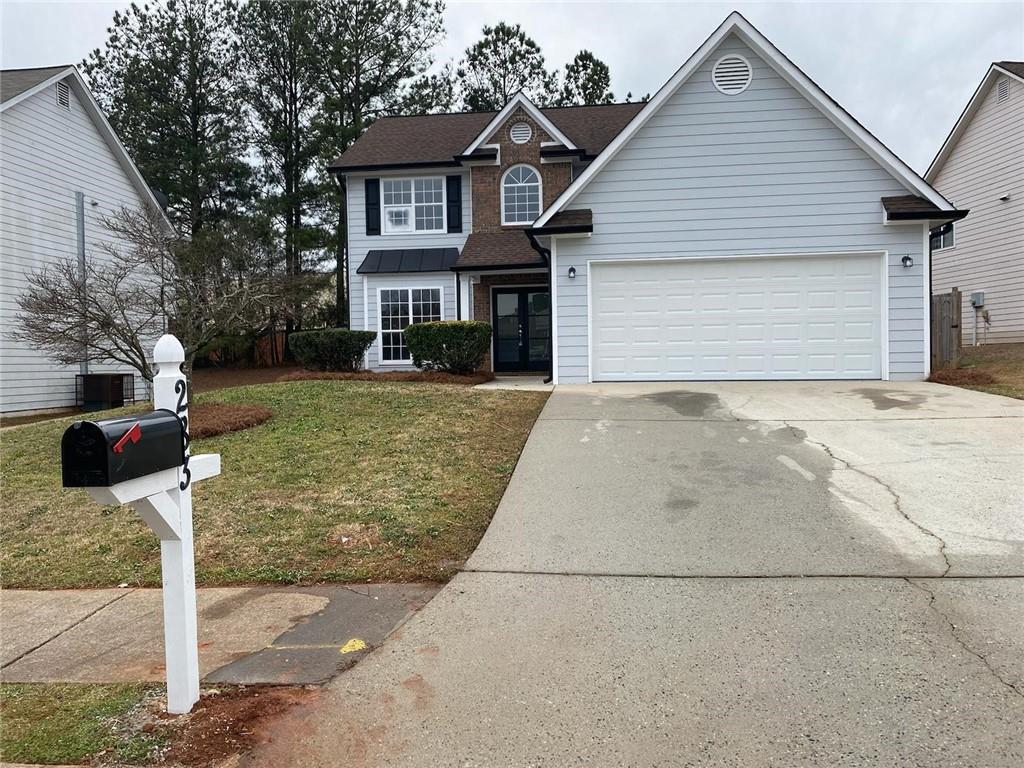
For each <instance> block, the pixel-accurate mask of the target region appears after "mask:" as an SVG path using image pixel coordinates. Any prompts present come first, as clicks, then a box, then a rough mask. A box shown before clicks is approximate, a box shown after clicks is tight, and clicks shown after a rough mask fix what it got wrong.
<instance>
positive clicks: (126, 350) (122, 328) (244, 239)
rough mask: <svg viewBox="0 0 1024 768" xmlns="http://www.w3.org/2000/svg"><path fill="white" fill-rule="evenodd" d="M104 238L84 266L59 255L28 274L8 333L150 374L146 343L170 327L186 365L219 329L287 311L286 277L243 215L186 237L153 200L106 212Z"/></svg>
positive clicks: (57, 353)
mask: <svg viewBox="0 0 1024 768" xmlns="http://www.w3.org/2000/svg"><path fill="white" fill-rule="evenodd" d="M104 226H105V228H106V230H107V233H108V234H109V239H107V240H106V241H105V242H103V243H102V244H100V245H99V246H98V248H99V250H100V251H101V253H102V257H101V258H91V259H87V260H86V265H85V269H84V270H82V269H80V268H79V265H78V263H77V262H76V261H75V260H72V259H63V260H60V261H58V262H55V263H53V264H50V265H48V266H47V267H44V268H43V269H42V270H40V271H37V272H34V273H31V274H30V275H29V276H28V289H27V290H26V291H25V292H24V293H23V294H22V295H21V296H20V297H19V298H18V305H19V307H20V309H21V312H20V314H19V316H18V321H19V322H18V327H17V328H16V330H15V331H14V332H13V333H12V334H11V336H12V337H13V338H15V339H18V340H21V341H24V342H26V343H27V344H29V345H30V346H32V347H34V348H36V349H38V350H39V351H41V352H43V353H45V354H46V355H48V356H49V357H51V358H53V359H54V360H55V361H57V362H59V363H63V364H75V363H81V362H109V361H116V362H119V363H123V364H125V365H129V366H131V367H132V368H134V369H135V370H137V371H138V372H139V374H140V375H142V376H143V378H145V379H147V380H152V378H153V373H154V371H153V368H152V364H151V362H150V359H149V350H150V348H151V347H152V343H153V340H154V337H155V336H156V335H157V334H159V333H160V332H161V331H162V330H164V329H165V328H166V329H169V330H170V331H171V332H172V333H174V334H175V335H177V336H178V338H179V339H180V341H181V343H182V346H183V347H184V348H185V372H186V374H188V373H190V372H191V368H192V361H193V360H194V359H195V356H196V353H197V352H198V351H199V350H200V349H201V348H202V347H203V346H205V345H206V344H209V343H210V342H211V341H213V340H214V339H215V338H217V337H218V336H223V335H227V334H234V333H241V332H251V331H254V330H255V331H259V330H262V329H263V328H265V327H266V326H267V325H268V324H269V322H270V319H271V317H272V316H273V314H274V313H275V312H277V313H278V314H280V313H282V312H284V311H286V308H287V301H288V298H289V296H288V292H289V284H288V282H287V281H286V276H285V275H284V274H283V269H282V268H281V267H280V259H279V255H278V253H277V252H276V249H275V248H274V246H273V240H272V239H271V238H269V237H266V236H265V234H264V233H262V232H260V231H258V230H256V229H254V227H253V225H252V224H251V223H248V222H223V223H221V224H219V225H217V226H215V227H209V228H207V229H205V230H204V231H202V232H199V233H196V235H195V236H194V237H193V238H192V239H188V240H186V239H183V238H180V237H178V236H176V235H174V234H173V233H169V232H168V229H167V226H166V223H165V221H164V220H163V217H162V216H161V215H160V213H159V212H158V211H156V210H153V209H150V208H143V209H131V208H122V209H121V210H120V211H118V212H117V213H116V214H115V215H113V216H111V217H109V218H107V219H104Z"/></svg>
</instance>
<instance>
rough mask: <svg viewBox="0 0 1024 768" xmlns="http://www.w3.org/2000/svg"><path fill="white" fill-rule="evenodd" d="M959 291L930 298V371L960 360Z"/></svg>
mask: <svg viewBox="0 0 1024 768" xmlns="http://www.w3.org/2000/svg"><path fill="white" fill-rule="evenodd" d="M960 302H961V299H960V289H959V288H954V289H953V290H952V291H950V292H949V293H937V294H935V295H933V296H932V370H936V369H938V368H946V367H955V366H956V364H957V362H958V361H959V360H960V311H961V307H962V305H961V303H960Z"/></svg>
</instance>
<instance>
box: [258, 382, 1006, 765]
mask: <svg viewBox="0 0 1024 768" xmlns="http://www.w3.org/2000/svg"><path fill="white" fill-rule="evenodd" d="M1022 478H1024V402H1021V401H1014V400H1010V399H1007V398H1000V397H995V396H990V395H984V394H981V393H975V392H969V391H966V390H958V389H952V388H948V387H942V386H938V385H932V384H923V383H907V384H897V383H892V382H872V383H864V382H815V383H810V382H793V383H748V382H737V383H733V384H707V383H704V384H696V383H694V384H689V383H687V384H675V385H660V386H659V385H628V384H618V385H587V386H578V387H559V388H557V389H556V391H555V393H554V394H553V395H552V397H551V399H550V400H549V402H548V405H547V406H546V408H545V409H544V412H543V413H542V414H541V417H540V419H539V421H538V423H537V425H536V427H535V428H534V431H533V433H532V434H531V436H530V439H529V441H528V442H527V445H526V448H525V449H524V452H523V455H522V457H521V459H520V461H519V464H518V466H517V468H516V471H515V473H514V475H513V478H512V481H511V483H510V485H509V488H508V490H507V492H506V494H505V496H504V498H503V499H502V502H501V505H500V507H499V509H498V512H497V514H496V515H495V518H494V521H493V522H492V524H491V527H490V528H489V530H488V532H487V534H486V535H485V536H484V539H483V541H482V542H481V544H480V546H479V547H478V549H477V551H476V552H475V553H474V555H473V556H472V557H471V558H470V560H469V561H468V563H467V564H466V566H465V569H464V571H463V572H462V573H460V574H459V575H458V576H457V577H456V578H455V579H454V580H453V581H452V582H451V584H450V585H449V586H448V587H447V588H446V589H444V590H443V591H442V592H441V593H440V594H439V595H438V597H436V598H435V599H434V600H433V601H432V602H431V603H430V604H429V605H428V606H427V607H426V608H425V609H424V610H423V611H422V612H421V613H420V614H418V615H417V616H416V617H415V618H414V619H413V620H411V621H410V622H409V623H408V624H407V625H405V626H404V627H403V628H402V629H401V630H400V631H399V632H398V633H396V634H395V635H393V636H392V638H391V639H390V640H389V641H388V642H386V643H385V644H384V645H383V646H382V647H381V648H379V649H378V650H376V651H375V652H374V653H373V654H371V655H370V656H369V657H368V658H367V659H366V660H364V661H363V662H362V663H361V664H360V665H358V666H357V667H355V668H354V669H353V670H351V671H350V672H347V673H345V674H344V675H342V676H340V677H339V678H337V679H336V680H335V681H334V682H333V683H332V684H331V685H330V686H328V688H327V690H326V691H325V693H324V695H323V696H321V697H320V698H319V699H318V700H317V702H316V703H315V704H313V705H310V706H308V707H303V708H301V709H297V710H295V711H294V712H293V713H292V714H291V715H289V716H288V717H287V718H286V719H285V720H283V721H282V722H280V723H278V724H277V725H275V726H273V727H272V729H271V731H270V732H269V733H268V734H267V738H268V742H267V743H266V744H265V745H263V746H262V747H261V748H260V749H258V750H257V751H256V752H254V753H252V754H251V755H250V756H249V757H248V758H247V761H248V762H249V763H250V764H252V765H260V766H276V765H281V766H284V765H295V766H299V765H313V764H316V765H339V766H341V765H360V766H384V765H388V766H448V765H451V766H566V765H570V764H581V765H596V766H613V765H614V766H618V765H623V766H626V765H628V766H681V765H693V766H697V765H707V766H731V765H736V766H762V765H763V766H768V765H784V766H804V765H823V766H834V765H858V766H860V765H870V766H891V765H901V766H939V765H943V766H948V765H957V766H1003V765H1006V766H1011V765H1013V766H1016V765H1020V764H1022V763H1024V632H1022V631H1021V629H1020V628H1021V627H1022V626H1024V514H1022V510H1024V485H1022V483H1021V479H1022Z"/></svg>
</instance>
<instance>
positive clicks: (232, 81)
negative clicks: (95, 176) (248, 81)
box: [82, 0, 252, 233]
mask: <svg viewBox="0 0 1024 768" xmlns="http://www.w3.org/2000/svg"><path fill="white" fill-rule="evenodd" d="M236 13H237V6H236V4H235V2H234V1H233V0H168V2H167V3H166V4H160V5H153V6H149V5H144V6H142V7H140V6H138V5H136V4H132V6H131V7H130V8H129V9H128V10H127V11H125V12H123V13H122V12H117V13H115V14H114V21H113V24H112V26H111V27H110V28H109V29H108V34H109V37H108V39H107V42H106V43H105V45H104V47H103V48H102V49H99V48H97V49H96V50H94V51H93V52H92V53H91V54H89V56H88V58H87V59H86V60H85V61H84V62H82V69H83V71H84V72H85V74H86V76H87V77H88V78H89V81H90V85H91V86H92V90H93V92H94V93H95V94H96V97H97V99H98V100H99V102H100V104H101V105H102V106H103V108H104V110H105V112H106V113H107V115H108V116H109V118H110V121H111V124H112V125H113V126H114V128H115V130H116V131H117V132H118V135H119V136H120V137H121V139H122V141H123V142H124V143H125V146H126V147H127V149H128V152H129V153H130V154H131V156H132V157H133V159H134V160H135V162H136V164H137V165H138V166H139V170H140V171H142V174H143V176H145V178H146V180H147V181H148V182H149V184H150V185H151V186H153V187H154V188H156V189H158V190H160V191H161V192H163V193H164V194H166V195H167V197H168V198H169V201H170V202H169V208H168V212H169V214H170V216H171V218H172V220H173V221H174V222H175V224H176V225H177V226H178V228H179V229H180V230H181V231H183V232H186V233H189V232H198V231H199V230H200V229H202V228H203V227H204V226H207V225H209V224H213V223H216V222H217V221H220V220H222V219H224V218H228V217H231V216H233V215H235V214H237V213H238V212H239V211H240V210H242V209H244V207H245V205H246V204H247V202H248V200H249V199H250V196H251V193H252V189H251V186H250V181H251V169H250V167H249V166H248V164H247V163H246V162H244V152H245V150H246V135H245V130H244V122H243V119H242V103H241V99H240V94H239V91H238V89H237V87H236V85H237V80H236V78H237V70H238V57H237V46H236V44H235V41H234V39H233V36H232V27H233V20H234V17H235V14H236Z"/></svg>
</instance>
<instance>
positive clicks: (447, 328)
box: [405, 320, 491, 373]
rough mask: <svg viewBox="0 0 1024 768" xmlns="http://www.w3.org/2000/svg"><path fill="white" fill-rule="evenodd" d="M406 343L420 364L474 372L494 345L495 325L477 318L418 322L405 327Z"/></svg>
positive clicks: (420, 366) (449, 370)
mask: <svg viewBox="0 0 1024 768" xmlns="http://www.w3.org/2000/svg"><path fill="white" fill-rule="evenodd" d="M405 343H406V346H408V347H409V353H410V354H411V355H412V362H413V364H414V365H415V366H416V367H417V368H426V369H427V370H432V371H445V372H447V373H470V372H471V371H474V370H476V369H477V368H479V367H480V364H481V363H482V362H483V360H484V355H485V354H487V349H488V348H489V347H490V345H491V326H490V324H489V323H481V322H478V321H475V320H441V321H440V322H435V323H417V324H416V325H410V326H409V327H408V328H406V329H405Z"/></svg>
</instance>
